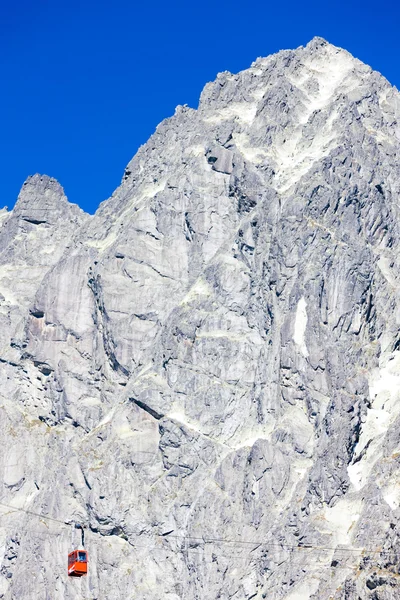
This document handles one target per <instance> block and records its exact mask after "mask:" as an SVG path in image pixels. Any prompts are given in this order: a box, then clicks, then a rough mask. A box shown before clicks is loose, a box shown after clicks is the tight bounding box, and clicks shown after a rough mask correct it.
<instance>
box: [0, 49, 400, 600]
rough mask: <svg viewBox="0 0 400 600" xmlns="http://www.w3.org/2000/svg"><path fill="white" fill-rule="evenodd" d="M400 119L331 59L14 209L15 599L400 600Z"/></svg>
mask: <svg viewBox="0 0 400 600" xmlns="http://www.w3.org/2000/svg"><path fill="white" fill-rule="evenodd" d="M399 122H400V96H399V94H398V92H397V90H396V89H395V88H393V87H392V86H391V85H390V84H389V83H388V82H387V81H386V80H385V79H384V78H383V77H382V76H381V75H380V74H378V73H376V72H374V71H372V70H371V69H370V68H369V67H367V66H366V65H364V64H362V63H361V62H360V61H358V60H356V59H355V58H353V57H352V56H351V55H350V54H348V53H347V52H346V51H344V50H341V49H339V48H336V47H334V46H332V45H330V44H328V43H327V42H325V41H324V40H322V39H321V38H315V39H314V40H312V41H311V42H310V43H309V44H308V45H307V46H306V47H300V48H298V49H297V50H294V51H289V50H287V51H286V50H285V51H282V52H279V53H278V54H276V55H274V56H270V57H267V58H260V59H257V61H255V62H254V63H253V65H252V66H251V67H250V68H249V69H247V70H245V71H243V72H241V73H238V74H237V75H233V74H231V73H228V72H225V73H221V74H220V75H218V77H217V79H216V81H215V82H212V83H209V84H207V85H206V87H205V89H204V91H203V93H202V95H201V99H200V104H199V108H198V110H193V109H191V108H188V107H187V106H180V107H178V108H177V109H176V112H175V115H174V116H173V117H171V118H170V119H166V120H165V121H163V123H161V124H160V125H159V126H158V128H157V130H156V132H155V133H154V135H153V136H152V137H151V138H150V140H149V141H148V142H147V144H145V145H144V146H142V147H141V148H140V150H139V151H138V153H137V154H136V156H135V157H134V158H133V159H132V161H131V162H130V163H129V165H128V166H127V168H126V169H125V172H124V175H123V179H122V182H121V185H120V187H119V188H118V189H117V190H116V192H115V193H114V194H113V196H112V197H111V198H110V199H109V200H107V201H106V202H103V203H102V205H101V206H100V208H99V209H98V211H97V213H96V214H95V215H94V216H93V217H90V216H89V215H85V214H84V213H83V212H82V211H81V210H80V209H79V208H78V207H77V206H75V205H72V204H70V203H69V202H68V201H67V199H66V198H65V196H64V193H63V190H62V188H61V187H60V186H59V184H58V183H57V182H56V181H55V180H53V179H50V178H48V177H44V176H43V177H42V176H39V175H35V176H34V177H32V178H29V179H28V180H27V182H26V184H25V185H24V186H23V188H22V191H21V195H20V197H19V199H18V202H17V204H16V206H15V208H14V209H13V210H12V211H7V210H3V211H0V341H1V347H0V372H1V382H2V385H1V388H0V396H1V398H0V407H1V410H2V418H1V421H0V436H1V440H2V442H3V448H4V452H3V453H2V455H1V456H0V473H1V478H2V481H3V486H2V491H1V494H0V502H2V504H0V512H1V521H0V542H1V543H0V547H1V553H0V562H1V565H0V598H7V599H8V598H9V599H14V598H15V599H17V598H18V599H33V598H35V599H38V600H45V599H46V600H47V599H49V598H51V599H52V600H58V599H60V600H61V598H62V599H71V600H72V599H75V600H77V599H78V598H79V599H81V598H86V599H91V600H95V599H96V600H100V599H101V600H103V599H105V598H106V599H107V600H114V599H119V598H121V599H122V598H124V599H130V598H132V599H133V598H141V599H143V600H158V599H159V600H161V599H162V600H195V599H199V600H200V599H201V600H204V599H210V600H214V599H220V600H231V599H235V600H250V599H251V598H252V599H256V600H261V599H262V598H268V599H270V600H278V599H285V600H317V599H320V600H325V599H328V598H331V599H334V600H339V599H340V600H344V599H346V600H358V599H359V598H362V599H363V600H364V599H370V600H372V599H374V600H378V599H380V600H392V599H393V600H394V599H395V598H398V575H399V565H398V544H399V535H398V528H399V517H400V512H399V507H400V478H399V464H398V463H399V456H400V434H399V424H400V392H399V390H400V347H399V346H400V310H399V289H400V284H399V281H400V279H399V276H400V264H399V258H398V255H399V252H398V247H399V242H400V229H399V224H400V214H399V207H398V198H399V193H400V179H399V173H400V154H399V145H400V134H399V132H400V128H399V124H398V123H399ZM18 509H23V510H25V511H28V512H25V513H24V512H20V511H19V510H18ZM32 513H36V514H39V513H40V514H44V515H48V517H51V518H52V519H56V520H52V519H45V518H40V517H38V516H36V515H35V514H32ZM75 522H78V523H81V524H82V525H84V527H85V531H86V546H87V549H88V551H89V557H90V565H89V575H88V577H86V578H82V579H76V580H74V579H73V580H71V579H68V578H67V577H66V556H67V553H68V551H70V550H71V548H72V546H73V545H77V544H79V532H77V531H76V530H74V528H73V524H74V523H75ZM66 523H70V524H71V525H67V524H66Z"/></svg>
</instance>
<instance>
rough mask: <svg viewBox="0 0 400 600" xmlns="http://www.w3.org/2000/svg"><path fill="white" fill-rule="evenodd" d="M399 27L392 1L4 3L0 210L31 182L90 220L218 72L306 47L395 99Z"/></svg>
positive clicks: (0, 21) (398, 10)
mask: <svg viewBox="0 0 400 600" xmlns="http://www.w3.org/2000/svg"><path fill="white" fill-rule="evenodd" d="M399 22H400V5H399V3H398V2H395V0H390V1H388V0H381V1H380V2H374V3H372V2H369V1H364V2H362V1H358V0H347V1H344V0H337V1H331V2H322V1H319V2H317V1H316V0H312V1H307V0H298V1H297V2H294V1H293V0H285V1H282V0H281V1H278V0H274V2H272V3H271V2H269V1H268V0H263V1H261V0H245V1H243V0H242V1H240V2H236V1H235V0H231V1H230V2H228V1H226V0H214V1H212V2H211V1H209V0H203V1H202V2H190V0H186V1H183V0H177V1H175V2H174V1H170V2H168V1H165V0H163V1H159V0H153V2H148V1H147V2H146V1H141V2H133V1H132V0H113V1H112V2H111V1H110V0H96V1H92V0H86V1H85V0H81V1H77V0H68V1H67V0H59V1H56V0H53V1H52V0H35V1H34V2H33V1H32V0H19V1H18V0H14V1H12V2H11V1H10V2H3V3H2V5H1V12H0V85H1V88H2V90H1V93H0V115H1V116H0V126H1V134H0V207H1V206H5V205H8V207H9V208H11V207H12V206H13V204H14V202H15V200H16V198H17V195H18V192H19V189H20V187H21V185H22V183H23V182H24V180H25V179H26V177H27V176H28V175H31V174H33V173H36V172H40V173H46V174H47V175H51V176H52V177H56V178H57V179H58V180H59V181H60V183H61V184H62V185H63V186H64V189H65V191H66V194H67V196H68V197H69V199H70V201H71V202H76V203H78V204H79V205H80V206H81V207H82V208H84V209H85V210H86V211H89V212H94V211H95V210H96V208H97V206H98V204H99V203H100V202H101V201H102V200H104V199H106V198H107V197H109V196H110V195H111V193H112V192H113V191H114V189H115V188H116V187H117V186H118V185H119V183H120V180H121V177H122V173H123V170H124V168H125V166H126V164H127V163H128V161H129V160H130V159H131V158H132V156H133V155H134V154H135V152H136V150H137V148H138V147H139V146H140V145H141V144H143V143H144V142H145V141H146V140H147V139H148V137H149V136H150V135H151V134H152V133H153V131H154V129H155V127H156V126H157V124H158V123H159V122H160V121H161V120H162V119H163V118H165V117H168V116H170V115H171V114H173V113H174V109H175V106H176V105H177V104H185V103H187V104H189V105H190V106H192V107H197V103H198V98H199V94H200V92H201V90H202V88H203V86H204V85H205V83H206V82H207V81H210V80H212V79H215V76H216V74H217V73H218V72H219V71H224V70H228V71H231V72H237V71H240V70H242V69H245V68H247V67H248V66H249V65H250V63H251V62H252V61H253V60H255V59H256V58H257V57H258V56H267V55H268V54H271V53H273V52H276V51H278V50H280V49H283V48H296V47H297V46H299V45H302V44H303V45H304V44H306V43H307V42H308V41H309V40H310V39H311V38H312V37H314V36H315V35H320V36H322V37H324V38H326V39H327V40H328V41H330V42H331V43H333V44H336V45H338V46H342V47H344V48H346V49H347V50H349V51H350V52H351V53H352V54H354V55H355V56H356V57H357V58H360V59H361V60H363V61H364V62H366V63H368V64H370V65H371V66H372V67H373V68H374V69H377V70H378V71H380V72H381V73H382V74H383V75H385V77H386V78H387V79H389V81H390V82H391V83H392V84H394V85H396V86H397V87H400V66H399V65H400V61H399V56H400V36H399V33H398V23H399Z"/></svg>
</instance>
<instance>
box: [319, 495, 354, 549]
mask: <svg viewBox="0 0 400 600" xmlns="http://www.w3.org/2000/svg"><path fill="white" fill-rule="evenodd" d="M361 511H362V501H361V500H360V499H354V500H352V499H350V498H342V499H341V500H339V502H337V504H335V506H333V507H331V508H330V507H325V508H324V510H323V511H321V512H320V513H318V515H316V522H317V523H318V529H319V531H321V533H329V534H330V535H332V537H333V543H334V544H335V545H338V544H341V545H349V544H351V541H352V539H351V538H352V531H353V529H354V525H355V524H356V523H357V521H358V519H359V518H360V514H361ZM360 552H361V549H360Z"/></svg>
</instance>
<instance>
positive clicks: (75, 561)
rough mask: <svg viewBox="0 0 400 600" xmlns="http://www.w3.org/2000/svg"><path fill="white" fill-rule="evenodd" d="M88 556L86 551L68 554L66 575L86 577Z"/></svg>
mask: <svg viewBox="0 0 400 600" xmlns="http://www.w3.org/2000/svg"><path fill="white" fill-rule="evenodd" d="M87 569H88V554H87V552H86V550H74V551H73V552H70V553H69V554H68V575H69V576H70V577H82V575H87Z"/></svg>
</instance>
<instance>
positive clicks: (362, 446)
mask: <svg viewBox="0 0 400 600" xmlns="http://www.w3.org/2000/svg"><path fill="white" fill-rule="evenodd" d="M369 392H370V399H371V408H369V409H368V410H367V417H366V420H365V423H364V424H363V426H362V431H361V435H360V439H359V441H358V443H357V445H356V447H355V449H354V456H355V457H356V458H357V457H360V455H361V454H362V456H361V458H360V460H358V461H357V462H355V463H353V464H352V465H349V466H348V467H347V472H348V474H349V478H350V481H351V483H352V484H353V486H354V487H355V488H356V489H357V490H360V489H361V488H362V487H364V485H365V484H366V483H367V480H368V477H369V476H370V473H371V471H372V469H373V467H374V465H375V464H376V462H377V461H378V460H379V459H380V458H381V456H382V450H381V442H382V440H383V438H384V437H385V435H386V433H387V431H388V429H389V427H390V426H391V425H392V424H393V423H394V421H395V420H396V419H397V418H398V416H399V415H400V352H399V351H397V352H393V353H392V354H391V355H390V357H389V360H388V361H387V363H386V364H382V366H380V368H378V369H375V370H374V371H373V372H372V373H371V376H370V382H369ZM389 497H390V493H389Z"/></svg>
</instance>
